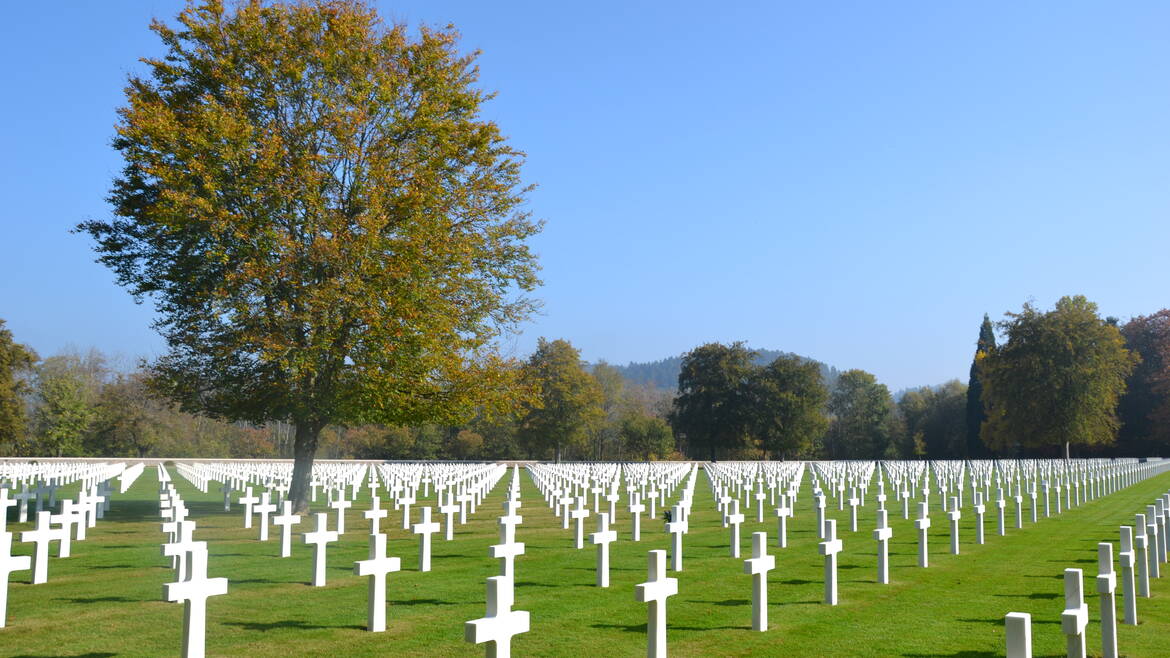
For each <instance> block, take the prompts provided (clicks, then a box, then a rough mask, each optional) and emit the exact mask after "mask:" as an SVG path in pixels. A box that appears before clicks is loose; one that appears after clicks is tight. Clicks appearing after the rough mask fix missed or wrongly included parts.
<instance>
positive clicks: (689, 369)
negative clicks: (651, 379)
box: [670, 342, 755, 460]
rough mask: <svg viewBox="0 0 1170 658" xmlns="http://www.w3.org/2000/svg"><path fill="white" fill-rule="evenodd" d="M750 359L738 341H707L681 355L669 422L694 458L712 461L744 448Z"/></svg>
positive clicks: (747, 423) (747, 417) (747, 415)
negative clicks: (725, 342)
mask: <svg viewBox="0 0 1170 658" xmlns="http://www.w3.org/2000/svg"><path fill="white" fill-rule="evenodd" d="M754 357H755V352H753V351H751V350H749V349H748V348H747V347H745V346H744V344H743V343H742V342H736V343H732V344H731V345H723V344H721V343H707V344H706V345H701V346H699V347H696V348H695V349H693V350H691V351H690V352H688V353H687V354H685V355H684V356H683V360H682V369H681V370H680V371H679V375H678V396H677V397H676V398H675V399H674V406H673V409H672V411H671V414H670V424H671V426H672V427H673V428H674V433H675V436H678V437H680V438H683V437H685V439H686V443H687V445H688V446H689V448H690V452H691V454H692V456H694V455H706V456H707V458H708V459H712V460H714V459H716V458H717V457H718V456H719V454H720V453H726V452H728V451H732V450H736V449H738V448H741V447H743V445H744V443H745V441H746V440H747V437H748V434H747V432H748V426H749V423H750V417H749V413H748V400H749V396H748V393H749V391H748V388H749V385H750V383H751V379H752V376H753V373H754V370H755V366H753V364H752V359H753V358H754Z"/></svg>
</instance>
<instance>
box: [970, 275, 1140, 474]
mask: <svg viewBox="0 0 1170 658" xmlns="http://www.w3.org/2000/svg"><path fill="white" fill-rule="evenodd" d="M1000 328H1001V329H1002V330H1003V331H1004V333H1005V335H1006V337H1007V341H1006V342H1005V343H1004V344H1003V345H1001V346H999V347H996V348H994V349H992V350H991V351H989V352H988V353H987V354H986V355H985V356H982V357H979V376H980V379H981V380H982V382H983V405H984V409H985V411H986V412H987V422H986V423H985V424H984V425H983V430H982V435H983V439H984V441H985V442H986V443H987V445H988V446H989V447H991V448H992V449H994V450H998V451H1003V452H1006V453H1009V454H1016V453H1019V452H1020V451H1024V450H1026V451H1039V452H1047V453H1053V452H1056V451H1057V450H1058V449H1059V447H1060V446H1062V445H1063V446H1065V454H1066V455H1067V454H1068V446H1069V445H1070V444H1078V445H1090V446H1091V445H1103V444H1109V443H1112V442H1113V441H1114V439H1115V437H1116V434H1117V428H1118V419H1117V403H1118V400H1119V399H1120V398H1121V395H1122V394H1123V393H1124V392H1125V380H1126V377H1128V376H1129V374H1130V372H1132V371H1133V368H1134V366H1135V365H1136V364H1137V361H1138V357H1137V356H1136V355H1135V354H1133V353H1131V352H1130V351H1129V350H1127V349H1126V348H1125V341H1124V340H1123V339H1122V336H1121V331H1120V330H1118V328H1117V327H1116V326H1113V325H1111V324H1109V323H1107V322H1105V321H1104V320H1102V319H1101V317H1100V316H1099V315H1098V314H1097V305H1096V304H1094V303H1092V302H1090V301H1089V300H1088V299H1086V298H1085V297H1083V296H1081V295H1077V296H1074V297H1062V298H1061V299H1060V301H1058V302H1057V303H1056V307H1055V308H1054V309H1053V310H1051V311H1049V312H1047V313H1045V312H1041V311H1039V310H1037V309H1036V308H1035V307H1034V306H1032V304H1030V303H1028V304H1024V308H1023V310H1022V311H1021V312H1020V313H1008V314H1007V319H1005V320H1004V321H1003V322H1001V323H1000Z"/></svg>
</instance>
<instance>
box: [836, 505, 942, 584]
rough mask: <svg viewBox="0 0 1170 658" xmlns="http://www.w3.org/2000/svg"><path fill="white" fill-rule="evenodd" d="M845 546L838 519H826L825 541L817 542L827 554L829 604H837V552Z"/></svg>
mask: <svg viewBox="0 0 1170 658" xmlns="http://www.w3.org/2000/svg"><path fill="white" fill-rule="evenodd" d="M923 504H924V505H925V503H923ZM843 548H844V546H843V544H842V543H841V540H840V539H837V521H836V519H829V520H827V521H825V541H823V542H821V543H820V544H817V549H818V550H819V551H820V553H821V555H824V556H825V603H826V604H828V605H837V554H838V553H840V552H841V549H843Z"/></svg>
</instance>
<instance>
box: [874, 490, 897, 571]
mask: <svg viewBox="0 0 1170 658" xmlns="http://www.w3.org/2000/svg"><path fill="white" fill-rule="evenodd" d="M893 536H894V530H893V528H891V527H890V524H889V522H888V518H887V516H886V510H884V509H879V510H878V511H877V529H876V530H874V531H873V538H874V539H875V540H877V543H878V567H877V568H878V583H880V584H882V585H889V584H890V538H891V537H893Z"/></svg>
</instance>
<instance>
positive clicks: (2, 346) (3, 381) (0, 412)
mask: <svg viewBox="0 0 1170 658" xmlns="http://www.w3.org/2000/svg"><path fill="white" fill-rule="evenodd" d="M4 324H5V323H4V320H0V454H2V452H16V451H18V450H19V448H18V443H19V441H20V440H21V438H22V437H23V436H24V433H25V422H26V418H25V406H26V405H25V396H26V395H28V394H29V392H30V390H31V389H30V388H29V386H28V381H27V379H26V378H25V377H24V376H23V375H24V374H25V373H28V372H30V371H31V370H32V367H33V364H35V363H36V362H37V355H36V352H34V351H33V350H32V349H31V348H29V347H27V346H25V345H21V344H20V343H17V342H16V341H15V340H14V339H13V337H12V332H11V331H9V330H8V329H6V328H5V327H4Z"/></svg>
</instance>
